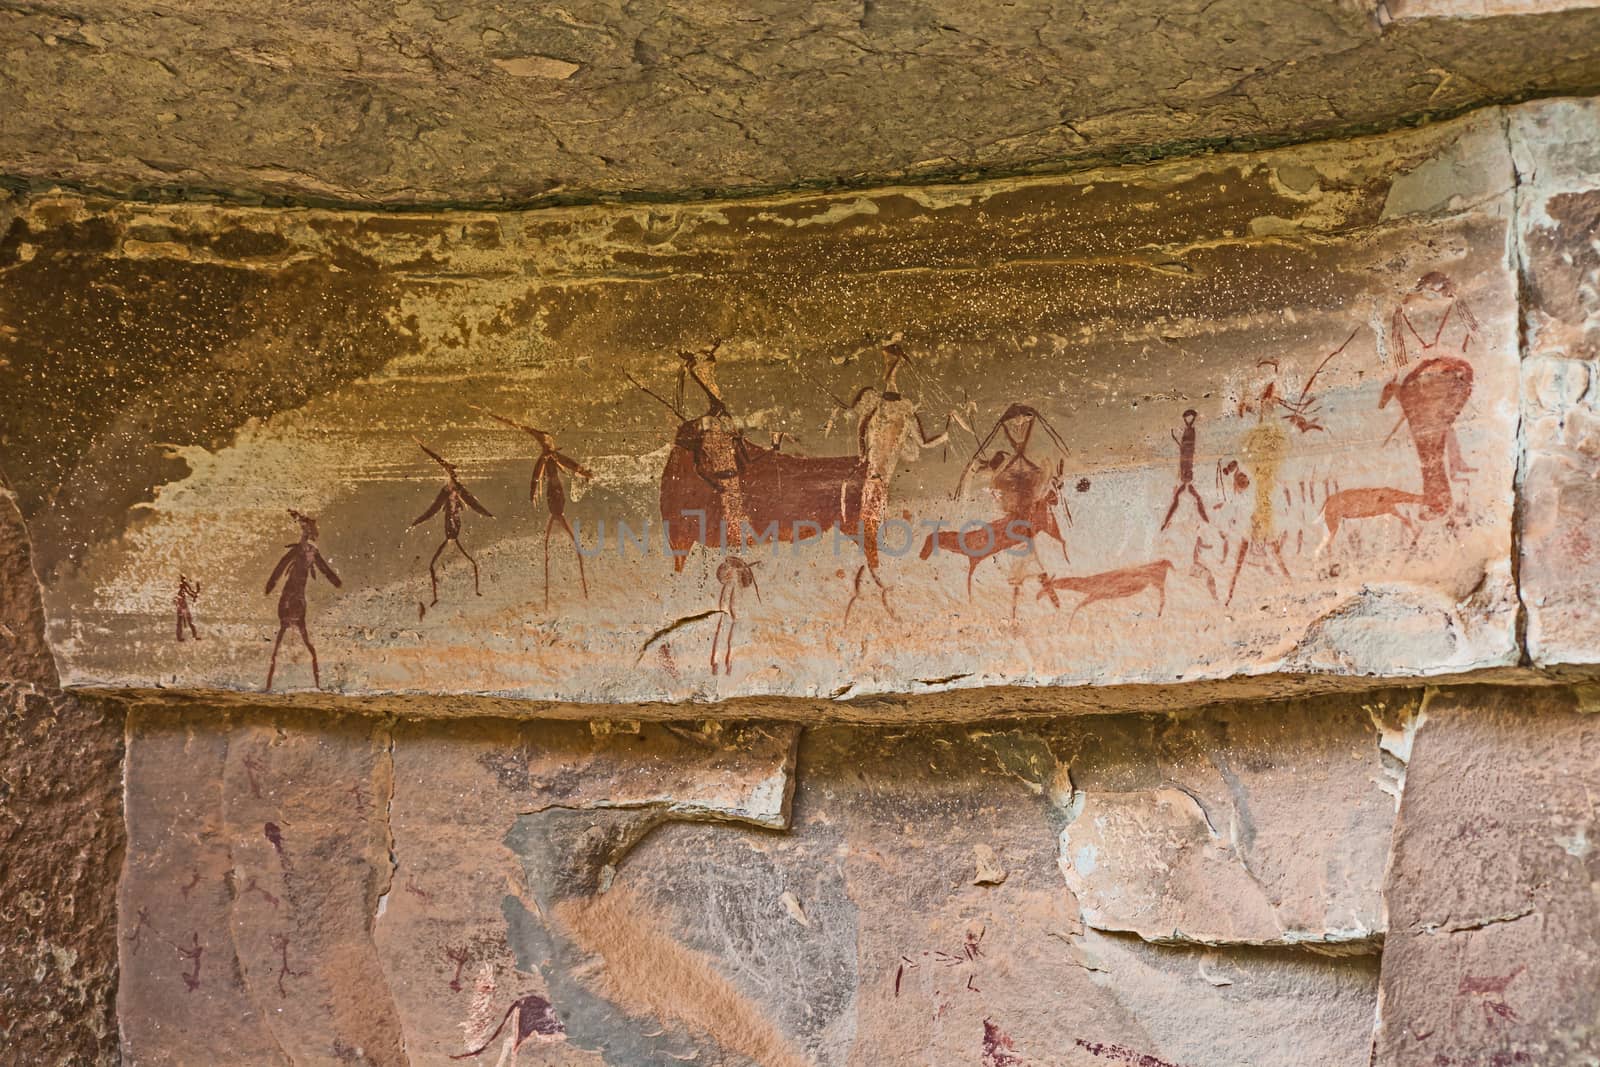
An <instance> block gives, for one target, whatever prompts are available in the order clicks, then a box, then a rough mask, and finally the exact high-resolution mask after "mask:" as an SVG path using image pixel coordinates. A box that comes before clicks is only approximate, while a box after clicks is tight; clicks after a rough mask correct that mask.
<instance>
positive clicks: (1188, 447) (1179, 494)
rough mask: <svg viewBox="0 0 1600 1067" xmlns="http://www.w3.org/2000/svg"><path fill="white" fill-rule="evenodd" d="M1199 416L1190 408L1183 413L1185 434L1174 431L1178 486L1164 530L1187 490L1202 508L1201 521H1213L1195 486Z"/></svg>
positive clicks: (1163, 523)
mask: <svg viewBox="0 0 1600 1067" xmlns="http://www.w3.org/2000/svg"><path fill="white" fill-rule="evenodd" d="M1198 417H1199V413H1198V412H1196V411H1195V410H1194V408H1190V409H1189V410H1188V411H1185V412H1184V413H1183V436H1181V437H1180V436H1178V433H1177V431H1175V430H1174V431H1172V439H1173V441H1175V442H1177V445H1178V487H1177V488H1176V489H1174V490H1173V491H1172V505H1171V506H1170V507H1168V508H1167V517H1166V518H1164V519H1162V520H1161V528H1162V529H1163V530H1165V529H1166V528H1167V526H1168V524H1170V523H1171V522H1172V516H1173V515H1175V514H1176V513H1177V511H1178V503H1179V502H1180V501H1181V500H1182V499H1183V494H1184V493H1185V492H1187V493H1188V494H1189V495H1190V496H1191V497H1193V498H1194V506H1195V507H1197V508H1199V509H1200V521H1201V522H1204V523H1209V522H1210V521H1211V520H1210V518H1208V517H1207V516H1206V505H1205V502H1204V501H1202V500H1201V499H1200V493H1199V492H1198V491H1197V490H1196V489H1195V487H1194V450H1195V438H1196V436H1197V435H1196V433H1195V428H1194V420H1195V419H1196V418H1198Z"/></svg>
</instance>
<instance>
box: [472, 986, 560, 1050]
mask: <svg viewBox="0 0 1600 1067" xmlns="http://www.w3.org/2000/svg"><path fill="white" fill-rule="evenodd" d="M513 1015H515V1016H516V1018H517V1021H516V1024H515V1025H513V1026H512V1028H511V1033H509V1034H507V1035H506V1044H505V1047H504V1048H503V1049H502V1050H501V1052H500V1060H499V1064H497V1067H500V1065H503V1064H505V1063H506V1062H507V1061H508V1060H512V1059H515V1058H516V1055H517V1053H518V1052H519V1051H520V1050H521V1049H522V1046H523V1045H524V1044H526V1043H527V1042H528V1041H529V1040H530V1039H532V1040H534V1041H538V1042H546V1041H560V1040H561V1039H562V1038H563V1037H565V1036H566V1032H567V1028H566V1027H565V1026H563V1025H562V1023H561V1019H560V1018H559V1017H558V1016H557V1015H556V1013H555V1009H554V1008H552V1007H551V1006H550V1002H549V1001H548V1000H546V999H545V998H544V997H541V996H540V995H539V994H537V993H529V994H528V995H527V996H525V997H521V998H519V999H517V1000H514V1001H512V1002H511V1006H510V1007H509V1008H507V1009H506V1013H505V1015H504V1016H502V1017H501V1019H500V1025H499V1026H497V1027H495V1028H494V1033H492V1034H490V1035H489V1036H488V1037H487V1038H486V1039H485V1040H484V1042H483V1044H481V1045H479V1046H478V1047H477V1048H475V1049H473V1050H472V1051H471V1052H463V1053H461V1054H460V1055H458V1056H451V1057H450V1058H451V1059H453V1060H470V1059H473V1058H475V1057H477V1056H481V1055H482V1054H483V1053H484V1051H485V1050H487V1049H488V1047H489V1046H490V1045H492V1044H494V1042H495V1039H496V1038H498V1037H499V1036H500V1031H502V1030H504V1029H505V1028H506V1023H507V1022H510V1020H511V1017H512V1016H513Z"/></svg>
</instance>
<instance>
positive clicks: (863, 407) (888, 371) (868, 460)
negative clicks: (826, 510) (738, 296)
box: [829, 334, 971, 617]
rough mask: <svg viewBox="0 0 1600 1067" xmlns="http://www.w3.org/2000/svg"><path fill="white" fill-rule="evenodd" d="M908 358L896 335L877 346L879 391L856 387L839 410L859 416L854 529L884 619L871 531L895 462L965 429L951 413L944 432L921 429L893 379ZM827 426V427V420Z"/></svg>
mask: <svg viewBox="0 0 1600 1067" xmlns="http://www.w3.org/2000/svg"><path fill="white" fill-rule="evenodd" d="M909 358H910V357H909V356H908V355H907V353H906V351H905V349H904V348H903V347H902V346H901V343H900V336H899V335H898V334H896V335H895V336H894V338H892V339H891V340H890V341H889V342H888V343H887V344H885V345H884V346H883V388H882V389H881V390H880V389H875V388H873V387H872V386H870V385H866V386H862V387H861V389H860V391H858V392H857V393H856V395H855V396H854V397H853V398H852V399H851V401H850V403H849V404H848V405H841V407H843V408H844V410H845V411H847V412H850V413H852V414H853V413H855V412H860V413H861V414H860V421H859V422H858V423H857V424H856V454H857V455H859V456H860V457H861V459H862V462H863V463H864V465H865V469H864V470H863V471H862V472H861V503H860V509H859V510H860V514H859V521H860V529H861V531H862V533H863V535H864V536H863V538H862V546H861V547H862V551H863V552H864V553H865V554H866V557H867V562H866V566H865V569H866V570H867V571H869V572H870V573H871V574H872V578H873V581H875V582H876V583H877V585H878V591H879V596H880V599H882V601H883V606H884V610H885V611H888V612H889V614H890V616H891V617H892V616H893V615H894V611H893V609H891V608H890V607H889V599H888V587H887V586H885V585H884V583H883V579H882V578H881V577H880V576H879V574H878V543H877V531H878V529H879V528H880V527H881V526H882V525H883V521H884V518H885V517H886V514H887V512H888V507H889V486H890V483H891V482H892V481H893V480H894V476H895V472H896V471H898V470H899V469H900V463H901V461H905V462H907V463H910V462H912V461H914V460H916V459H917V457H918V455H919V454H920V453H921V451H922V450H923V449H925V448H937V447H938V446H940V445H943V444H946V443H948V442H949V440H950V424H951V423H952V422H954V423H956V424H957V425H960V426H962V427H964V428H966V429H967V431H968V432H969V433H970V432H971V428H970V427H967V425H966V423H965V422H963V421H962V420H961V416H960V415H959V414H958V413H956V412H954V411H952V412H950V413H949V414H948V415H947V416H946V417H945V426H944V430H943V431H942V432H940V433H936V434H932V433H929V432H928V428H927V427H926V426H924V425H923V422H922V412H921V411H919V410H918V409H917V404H916V401H914V400H912V399H911V398H910V397H908V396H905V395H904V394H903V393H901V392H900V387H899V385H898V384H897V382H896V378H897V377H898V375H899V373H900V366H901V364H902V363H904V362H905V361H906V360H907V359H909ZM829 425H830V426H831V425H832V422H831V420H830V422H829ZM850 486H851V483H850V482H849V481H843V482H840V484H839V497H840V499H839V513H840V515H841V517H842V516H845V515H847V514H848V511H849V507H848V501H847V499H846V497H847V494H848V492H849V489H850ZM862 577H863V575H862V573H861V572H860V571H858V572H857V573H856V582H855V584H856V588H857V590H858V593H857V596H858V595H859V589H860V586H861V578H862ZM855 601H856V596H852V597H851V598H850V604H849V605H846V607H845V614H846V616H848V615H849V613H850V607H851V606H852V605H854V603H855Z"/></svg>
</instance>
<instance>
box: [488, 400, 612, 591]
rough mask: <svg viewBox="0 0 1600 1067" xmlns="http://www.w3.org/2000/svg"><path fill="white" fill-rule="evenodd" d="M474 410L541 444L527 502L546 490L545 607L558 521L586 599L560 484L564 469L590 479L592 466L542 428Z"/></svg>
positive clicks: (536, 500) (580, 561) (584, 579)
mask: <svg viewBox="0 0 1600 1067" xmlns="http://www.w3.org/2000/svg"><path fill="white" fill-rule="evenodd" d="M473 410H474V411H482V412H483V413H484V414H485V415H487V416H489V417H490V418H491V419H494V420H495V421H496V422H501V423H504V424H505V425H507V426H510V427H512V428H513V429H517V430H521V431H522V432H523V433H525V434H527V435H528V436H529V437H531V438H533V439H534V440H535V441H537V442H538V443H539V458H538V459H537V460H536V461H534V464H533V479H532V481H530V482H529V483H528V501H529V502H530V503H532V504H533V505H534V507H535V508H537V507H538V504H539V490H540V488H541V487H543V489H544V506H545V510H546V511H548V512H549V513H550V518H549V519H548V520H547V521H546V522H545V524H544V607H545V610H546V611H549V610H550V531H551V530H553V529H554V528H555V526H556V524H557V523H560V524H561V528H562V529H563V530H565V531H567V537H568V538H569V539H570V540H571V541H572V554H573V555H574V556H576V557H577V560H578V584H579V586H580V587H581V588H582V589H583V595H584V598H585V599H588V596H589V579H588V577H587V576H586V575H585V574H584V572H583V553H582V552H581V551H579V549H578V535H577V534H575V533H573V532H572V524H571V523H569V522H568V521H567V490H566V487H565V486H563V485H562V484H561V472H562V471H567V472H568V473H569V474H571V475H572V476H573V477H574V478H582V479H583V480H584V481H589V480H590V479H591V478H592V477H593V475H592V474H590V472H589V468H587V467H585V466H584V465H583V464H581V463H579V462H578V461H577V460H575V459H573V458H572V457H571V456H567V455H563V454H562V453H561V452H558V451H557V450H556V439H555V437H554V436H552V435H551V434H548V433H546V432H545V431H543V430H539V429H535V428H534V427H532V426H525V425H523V424H522V423H520V422H513V421H512V420H510V419H508V418H505V417H503V416H501V415H496V414H495V413H494V412H492V411H484V409H483V408H479V407H474V408H473Z"/></svg>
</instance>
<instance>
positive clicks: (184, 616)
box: [172, 574, 200, 641]
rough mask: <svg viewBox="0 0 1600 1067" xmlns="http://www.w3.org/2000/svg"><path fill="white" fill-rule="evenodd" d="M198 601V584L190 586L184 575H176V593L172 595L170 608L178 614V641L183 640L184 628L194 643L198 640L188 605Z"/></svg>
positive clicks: (198, 636) (198, 635)
mask: <svg viewBox="0 0 1600 1067" xmlns="http://www.w3.org/2000/svg"><path fill="white" fill-rule="evenodd" d="M198 599H200V583H199V582H195V583H194V584H193V585H190V584H189V579H188V577H187V576H186V575H182V574H180V575H178V591H177V592H176V593H174V594H173V595H172V606H173V608H174V609H175V610H176V611H177V613H178V640H179V641H182V640H183V631H184V628H185V627H187V628H188V630H189V636H191V637H193V638H194V639H195V640H196V641H198V640H200V634H199V633H198V632H197V631H196V630H195V628H194V616H193V615H192V614H190V612H189V605H190V604H191V603H192V602H193V601H196V600H198Z"/></svg>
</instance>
